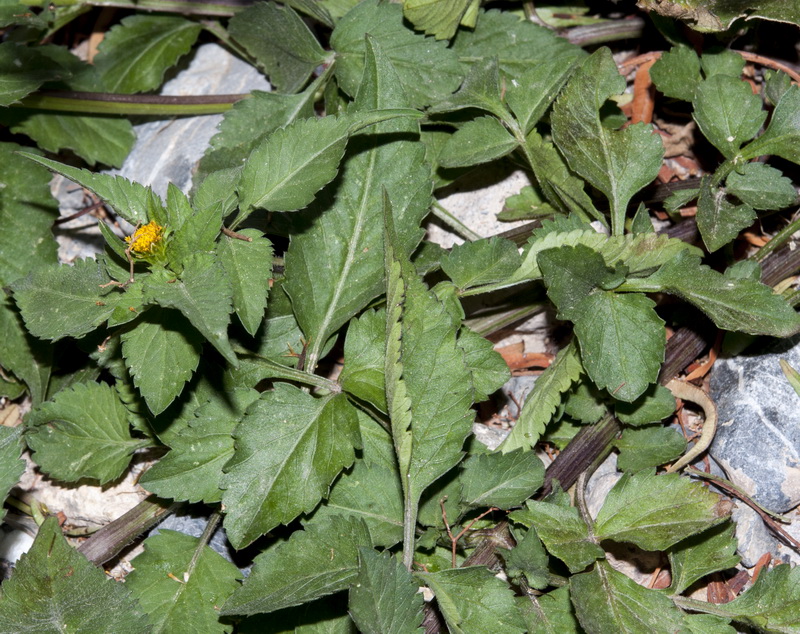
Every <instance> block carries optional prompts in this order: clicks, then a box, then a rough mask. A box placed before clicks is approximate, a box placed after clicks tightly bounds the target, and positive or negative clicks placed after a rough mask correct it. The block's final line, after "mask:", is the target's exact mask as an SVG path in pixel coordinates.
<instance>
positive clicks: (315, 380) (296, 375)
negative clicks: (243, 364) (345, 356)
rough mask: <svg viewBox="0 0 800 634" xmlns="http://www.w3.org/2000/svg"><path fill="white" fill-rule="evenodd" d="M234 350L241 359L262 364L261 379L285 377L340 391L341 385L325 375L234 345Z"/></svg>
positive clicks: (330, 390)
mask: <svg viewBox="0 0 800 634" xmlns="http://www.w3.org/2000/svg"><path fill="white" fill-rule="evenodd" d="M234 351H235V352H236V353H237V354H238V355H239V356H240V357H241V358H242V360H243V361H244V360H247V361H251V362H253V363H256V364H258V365H260V366H262V371H261V372H260V373H259V377H260V378H261V379H286V380H288V381H296V382H297V383H301V384H302V385H310V386H312V387H318V388H321V389H323V390H328V391H329V392H331V393H333V394H338V393H339V392H341V391H342V386H341V385H339V384H338V383H337V382H336V381H331V380H330V379H326V378H325V377H322V376H318V375H316V374H311V373H310V372H304V371H302V370H296V369H295V368H290V367H288V366H285V365H281V364H280V363H276V362H275V361H273V360H272V359H267V358H266V357H262V356H259V355H257V354H254V353H252V352H250V351H248V350H245V349H244V348H239V347H236V348H234Z"/></svg>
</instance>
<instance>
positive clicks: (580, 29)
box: [562, 18, 644, 46]
mask: <svg viewBox="0 0 800 634" xmlns="http://www.w3.org/2000/svg"><path fill="white" fill-rule="evenodd" d="M642 31H644V20H643V19H642V18H631V19H628V20H614V21H613V22H603V23H601V24H588V25H586V26H576V27H575V28H572V29H569V30H568V31H567V32H566V33H564V34H562V37H563V38H564V39H566V40H568V41H569V42H571V43H572V44H575V45H576V46H594V45H596V44H604V43H606V42H616V41H619V40H630V39H635V38H638V37H640V36H641V34H642Z"/></svg>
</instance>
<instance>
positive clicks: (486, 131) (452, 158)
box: [439, 116, 517, 167]
mask: <svg viewBox="0 0 800 634" xmlns="http://www.w3.org/2000/svg"><path fill="white" fill-rule="evenodd" d="M516 147H517V140H516V139H515V138H514V137H513V136H511V134H510V133H509V131H508V130H506V128H505V127H504V126H503V124H502V123H500V121H498V120H497V119H496V118H494V117H492V116H485V117H479V118H478V119H475V120H473V121H468V122H467V123H465V124H464V125H463V126H461V128H460V129H459V130H458V131H457V132H456V133H455V134H454V135H452V136H451V137H450V138H449V139H448V141H447V143H445V145H444V147H443V148H442V152H441V153H440V154H439V164H440V165H441V166H442V167H468V166H471V165H480V164H481V163H488V162H489V161H493V160H495V159H499V158H501V157H503V156H505V155H506V154H510V153H511V152H513V151H514V149H516Z"/></svg>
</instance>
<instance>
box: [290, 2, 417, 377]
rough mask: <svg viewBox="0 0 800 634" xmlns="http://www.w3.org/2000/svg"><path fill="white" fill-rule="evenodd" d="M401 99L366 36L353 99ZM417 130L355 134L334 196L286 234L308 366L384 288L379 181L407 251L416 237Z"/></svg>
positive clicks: (397, 126)
mask: <svg viewBox="0 0 800 634" xmlns="http://www.w3.org/2000/svg"><path fill="white" fill-rule="evenodd" d="M366 4H370V2H367V3H366ZM362 6H364V5H363V4H362V5H359V9H360V8H361V7H362ZM381 6H393V7H394V6H395V5H381ZM395 8H396V10H397V11H398V12H399V11H400V7H399V6H396V7H395ZM406 103H407V102H406V98H405V95H404V94H403V90H402V87H401V85H400V81H399V78H398V74H397V73H396V72H395V71H394V69H393V67H392V65H391V62H390V61H389V60H388V59H387V57H386V56H385V55H384V54H383V53H382V50H381V49H380V47H379V46H378V45H377V44H376V42H375V41H373V40H369V41H368V55H367V65H366V67H365V71H364V81H363V82H362V85H361V88H360V91H359V94H358V98H357V100H356V103H355V107H356V108H358V110H360V111H369V110H373V109H376V108H396V107H402V106H404V105H406ZM418 131H419V126H418V124H417V123H416V122H415V121H411V120H408V119H397V120H394V121H387V122H385V123H382V124H380V125H378V126H375V128H372V129H370V131H369V134H366V135H359V137H358V138H357V139H354V140H353V142H352V143H351V145H350V154H349V156H348V158H347V159H346V160H345V163H344V167H343V169H342V173H341V175H340V177H339V179H337V181H336V182H335V183H334V186H335V189H336V197H335V199H333V200H331V197H329V196H325V197H324V198H323V199H321V200H319V201H317V203H315V205H314V206H313V207H312V212H313V217H314V220H313V224H312V226H311V227H310V228H308V229H305V230H304V231H303V232H302V233H299V234H295V235H294V236H292V241H291V243H290V245H289V249H288V251H287V253H286V279H287V281H286V285H285V289H286V291H287V293H288V294H289V296H290V297H291V298H292V305H293V307H294V310H295V314H296V315H297V320H298V322H299V323H300V325H301V326H302V329H303V332H304V333H305V337H306V340H307V341H309V346H310V350H309V359H308V360H309V364H310V365H308V367H312V368H313V367H315V366H316V363H317V362H318V360H319V353H320V350H321V347H322V346H323V344H324V343H325V342H326V341H327V340H328V338H329V337H330V336H331V335H332V334H333V333H335V332H336V331H337V330H338V329H339V328H341V327H342V325H344V324H345V323H347V321H348V320H349V319H350V318H351V317H353V316H354V315H356V314H357V313H358V312H360V311H361V310H363V309H364V308H365V307H366V306H367V304H369V302H371V301H372V300H373V299H374V298H375V297H377V296H378V295H380V294H381V293H383V291H384V273H383V263H384V262H383V260H384V256H383V251H384V250H383V222H382V214H383V191H384V188H385V190H386V191H387V192H388V196H389V199H390V200H391V205H392V209H393V210H394V222H395V225H396V227H397V233H398V235H399V237H400V241H401V243H402V245H403V249H404V250H405V251H406V253H410V252H411V251H413V249H414V247H416V245H417V244H418V243H419V241H420V239H421V237H422V233H423V232H422V230H421V229H420V226H419V225H420V222H421V221H422V218H423V217H424V216H425V215H426V214H427V213H428V207H429V205H430V195H431V181H430V174H429V171H428V168H427V167H426V166H425V165H424V163H423V158H422V157H423V153H424V148H423V147H422V145H421V144H420V143H417V142H415V141H412V140H410V139H409V138H408V137H409V136H410V135H414V136H416V134H417V133H418Z"/></svg>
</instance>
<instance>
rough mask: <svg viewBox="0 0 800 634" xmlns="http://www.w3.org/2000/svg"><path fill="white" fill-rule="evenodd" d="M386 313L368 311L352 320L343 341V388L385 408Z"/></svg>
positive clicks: (381, 408) (341, 376) (340, 379)
mask: <svg viewBox="0 0 800 634" xmlns="http://www.w3.org/2000/svg"><path fill="white" fill-rule="evenodd" d="M385 353H386V312H385V311H384V310H382V309H381V310H377V311H375V310H369V311H366V312H365V313H363V314H362V315H361V316H360V317H358V318H357V319H353V320H351V321H350V325H349V326H348V327H347V338H346V339H345V342H344V367H342V373H341V374H340V375H339V382H340V383H341V385H342V388H343V389H344V390H345V391H347V392H349V393H350V394H353V395H354V396H357V397H358V398H361V399H364V400H366V401H367V402H369V403H372V404H373V405H375V407H377V408H378V409H380V410H381V411H382V412H385V411H386V381H385V374H384V372H385V368H384V365H385V358H384V356H385Z"/></svg>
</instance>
